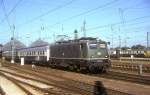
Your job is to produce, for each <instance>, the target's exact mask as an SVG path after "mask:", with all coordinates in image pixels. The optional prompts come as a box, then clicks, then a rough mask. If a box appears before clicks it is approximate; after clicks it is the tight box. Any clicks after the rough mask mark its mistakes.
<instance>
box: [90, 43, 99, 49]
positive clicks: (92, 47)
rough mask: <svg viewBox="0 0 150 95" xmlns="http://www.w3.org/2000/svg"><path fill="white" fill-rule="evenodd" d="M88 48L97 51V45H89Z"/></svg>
mask: <svg viewBox="0 0 150 95" xmlns="http://www.w3.org/2000/svg"><path fill="white" fill-rule="evenodd" d="M89 47H90V49H97V44H90V45H89Z"/></svg>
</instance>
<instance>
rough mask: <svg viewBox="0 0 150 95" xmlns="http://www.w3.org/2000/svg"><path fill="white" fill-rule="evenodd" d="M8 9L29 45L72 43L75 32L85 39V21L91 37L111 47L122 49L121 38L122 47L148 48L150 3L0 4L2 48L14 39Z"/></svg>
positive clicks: (27, 0)
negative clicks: (66, 38) (60, 40)
mask: <svg viewBox="0 0 150 95" xmlns="http://www.w3.org/2000/svg"><path fill="white" fill-rule="evenodd" d="M18 2H19V3H18ZM4 7H5V12H6V15H8V21H9V23H10V25H11V26H12V25H13V24H14V25H15V37H16V38H17V39H19V40H20V41H22V42H23V43H25V44H31V42H34V41H35V40H37V39H38V38H39V35H40V36H41V39H43V40H44V41H47V42H49V43H51V42H53V41H54V36H55V37H57V35H67V36H69V37H71V39H72V38H73V37H74V34H73V31H74V30H75V29H77V30H78V32H79V37H82V36H83V32H82V31H81V27H82V26H83V21H84V20H85V21H86V24H85V26H86V34H87V36H91V37H97V38H99V39H102V40H105V41H109V42H111V45H110V46H111V47H112V46H113V47H117V46H119V36H120V39H121V46H125V45H126V46H132V45H134V44H142V45H146V33H147V32H150V0H3V1H2V0H0V43H2V44H5V43H6V42H8V41H9V40H10V38H11V36H12V27H11V30H10V27H9V25H8V22H7V19H6V17H5V12H4ZM11 10H12V11H11ZM4 18H5V20H4V21H2V20H3V19H4ZM41 27H44V30H41ZM62 27H63V29H62ZM40 31H41V32H40ZM112 43H113V44H112Z"/></svg>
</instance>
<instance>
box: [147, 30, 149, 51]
mask: <svg viewBox="0 0 150 95" xmlns="http://www.w3.org/2000/svg"><path fill="white" fill-rule="evenodd" d="M147 49H149V32H147Z"/></svg>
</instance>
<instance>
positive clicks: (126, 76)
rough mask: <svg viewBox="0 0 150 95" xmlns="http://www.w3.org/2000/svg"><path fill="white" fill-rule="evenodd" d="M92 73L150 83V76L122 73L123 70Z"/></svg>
mask: <svg viewBox="0 0 150 95" xmlns="http://www.w3.org/2000/svg"><path fill="white" fill-rule="evenodd" d="M90 75H93V76H98V77H104V78H108V79H115V80H123V81H128V82H134V83H137V84H144V85H150V77H148V76H141V75H135V74H129V73H122V72H118V71H116V70H109V71H108V72H107V73H104V74H100V75H99V74H90Z"/></svg>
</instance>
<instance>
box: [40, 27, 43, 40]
mask: <svg viewBox="0 0 150 95" xmlns="http://www.w3.org/2000/svg"><path fill="white" fill-rule="evenodd" d="M43 31H44V26H41V31H39V39H41V34H42V33H41V32H43Z"/></svg>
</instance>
